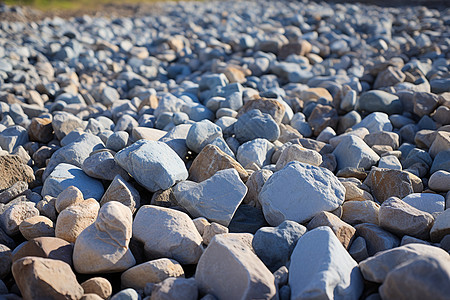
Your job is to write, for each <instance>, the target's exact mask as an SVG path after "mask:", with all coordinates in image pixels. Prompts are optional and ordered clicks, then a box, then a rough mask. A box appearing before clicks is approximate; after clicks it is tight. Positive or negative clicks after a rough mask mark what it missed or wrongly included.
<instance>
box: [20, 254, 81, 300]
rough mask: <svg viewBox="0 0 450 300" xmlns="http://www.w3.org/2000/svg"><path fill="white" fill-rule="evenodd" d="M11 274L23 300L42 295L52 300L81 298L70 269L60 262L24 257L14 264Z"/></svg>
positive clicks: (78, 287)
mask: <svg viewBox="0 0 450 300" xmlns="http://www.w3.org/2000/svg"><path fill="white" fill-rule="evenodd" d="M12 272H13V275H14V279H15V280H16V283H17V286H18V287H19V290H20V292H21V294H22V296H23V297H24V298H25V299H37V298H40V297H42V296H43V295H45V296H46V297H49V298H53V299H80V298H81V297H82V296H83V288H82V287H81V285H79V284H78V282H77V279H76V277H75V274H74V273H73V272H72V269H71V268H70V266H69V265H68V264H66V263H65V262H62V261H60V260H54V259H48V258H41V257H24V258H21V259H19V260H17V261H15V262H14V264H13V266H12ZM56 278H57V280H56Z"/></svg>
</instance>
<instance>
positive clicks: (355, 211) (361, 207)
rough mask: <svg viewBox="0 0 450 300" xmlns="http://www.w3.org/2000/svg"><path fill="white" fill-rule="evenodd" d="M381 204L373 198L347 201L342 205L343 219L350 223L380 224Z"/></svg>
mask: <svg viewBox="0 0 450 300" xmlns="http://www.w3.org/2000/svg"><path fill="white" fill-rule="evenodd" d="M379 210H380V205H379V204H377V203H376V202H374V201H371V200H365V201H345V202H344V204H343V205H342V220H343V221H345V222H347V223H349V224H358V223H371V224H378V213H379Z"/></svg>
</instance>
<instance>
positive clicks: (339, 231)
mask: <svg viewBox="0 0 450 300" xmlns="http://www.w3.org/2000/svg"><path fill="white" fill-rule="evenodd" d="M320 226H328V227H330V228H331V230H333V232H334V234H335V235H336V237H337V238H338V240H339V241H340V242H341V243H342V246H344V248H345V249H348V248H349V246H350V244H351V242H352V241H353V238H354V236H355V233H356V229H355V228H354V227H353V226H351V225H349V224H347V223H345V222H344V221H342V220H341V219H339V217H337V216H336V215H334V214H332V213H330V212H326V211H323V212H320V213H318V214H317V215H316V216H315V217H314V218H313V219H312V220H311V221H310V222H309V223H308V226H307V228H308V230H312V229H314V228H317V227H320Z"/></svg>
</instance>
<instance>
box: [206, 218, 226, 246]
mask: <svg viewBox="0 0 450 300" xmlns="http://www.w3.org/2000/svg"><path fill="white" fill-rule="evenodd" d="M223 233H228V228H227V227H225V226H223V225H220V224H219V223H216V222H212V223H211V224H209V225H207V226H206V227H205V228H203V234H202V238H203V244H205V245H209V243H210V242H211V240H212V239H213V237H214V236H216V235H218V234H223Z"/></svg>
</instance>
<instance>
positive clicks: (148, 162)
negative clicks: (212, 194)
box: [114, 140, 188, 192]
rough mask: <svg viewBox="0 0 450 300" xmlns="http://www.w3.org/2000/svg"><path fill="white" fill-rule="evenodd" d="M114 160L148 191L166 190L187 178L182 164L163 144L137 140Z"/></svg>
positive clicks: (173, 152)
mask: <svg viewBox="0 0 450 300" xmlns="http://www.w3.org/2000/svg"><path fill="white" fill-rule="evenodd" d="M114 159H115V160H116V162H117V163H118V164H119V165H120V166H121V167H122V168H124V169H125V170H126V171H127V172H128V173H130V174H131V176H133V178H134V179H135V180H136V181H137V182H138V183H139V184H141V185H142V186H144V187H145V188H146V189H148V190H149V191H152V192H155V191H157V190H160V189H162V190H166V189H168V188H170V187H172V186H173V185H174V184H176V183H177V182H179V181H182V180H185V179H186V178H187V177H188V171H187V170H186V167H185V165H184V162H183V161H182V160H181V158H180V157H179V156H178V155H177V154H176V152H175V151H173V150H172V148H170V147H169V146H167V144H165V143H163V142H155V141H147V140H139V141H137V142H135V143H134V144H132V145H131V146H129V147H127V148H125V149H123V150H121V151H120V152H118V153H117V154H116V155H115V157H114Z"/></svg>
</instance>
